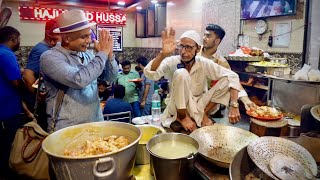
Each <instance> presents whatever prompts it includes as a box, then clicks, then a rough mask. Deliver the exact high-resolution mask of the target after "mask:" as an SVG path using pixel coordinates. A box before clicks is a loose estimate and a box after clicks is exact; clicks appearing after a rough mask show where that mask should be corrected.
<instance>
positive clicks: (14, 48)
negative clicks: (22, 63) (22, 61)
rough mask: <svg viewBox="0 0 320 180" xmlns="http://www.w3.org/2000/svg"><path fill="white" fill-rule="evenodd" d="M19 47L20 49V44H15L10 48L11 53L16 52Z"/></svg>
mask: <svg viewBox="0 0 320 180" xmlns="http://www.w3.org/2000/svg"><path fill="white" fill-rule="evenodd" d="M19 47H20V43H17V44H16V45H15V46H13V47H12V51H13V52H15V51H18V50H19Z"/></svg>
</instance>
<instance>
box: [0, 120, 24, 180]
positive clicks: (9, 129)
mask: <svg viewBox="0 0 320 180" xmlns="http://www.w3.org/2000/svg"><path fill="white" fill-rule="evenodd" d="M20 127H21V116H20V115H17V116H15V117H12V118H10V119H6V120H0V142H1V145H0V179H10V178H9V175H10V174H9V172H10V170H9V156H10V150H11V144H12V142H13V140H14V137H15V134H16V132H17V130H18V129H19V128H20Z"/></svg>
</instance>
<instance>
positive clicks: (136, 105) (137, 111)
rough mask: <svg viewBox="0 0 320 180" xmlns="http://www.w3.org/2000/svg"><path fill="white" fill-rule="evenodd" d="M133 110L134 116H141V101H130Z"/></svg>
mask: <svg viewBox="0 0 320 180" xmlns="http://www.w3.org/2000/svg"><path fill="white" fill-rule="evenodd" d="M130 105H131V108H132V111H133V117H140V116H141V112H140V103H139V101H135V102H132V103H130Z"/></svg>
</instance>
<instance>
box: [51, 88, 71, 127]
mask: <svg viewBox="0 0 320 180" xmlns="http://www.w3.org/2000/svg"><path fill="white" fill-rule="evenodd" d="M67 89H68V88H65V89H59V91H58V93H57V101H56V107H55V110H54V114H53V119H52V120H53V123H52V124H51V131H52V132H53V131H55V126H56V120H57V117H58V114H59V112H60V110H61V105H62V102H63V97H64V94H65V93H66V91H67Z"/></svg>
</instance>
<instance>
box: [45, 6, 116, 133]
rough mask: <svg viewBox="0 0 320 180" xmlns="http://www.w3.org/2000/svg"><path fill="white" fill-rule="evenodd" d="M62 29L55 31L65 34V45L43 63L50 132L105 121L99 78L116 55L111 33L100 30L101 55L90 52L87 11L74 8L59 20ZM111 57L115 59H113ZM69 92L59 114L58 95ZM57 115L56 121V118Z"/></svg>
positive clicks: (50, 52) (52, 51)
mask: <svg viewBox="0 0 320 180" xmlns="http://www.w3.org/2000/svg"><path fill="white" fill-rule="evenodd" d="M57 22H58V25H59V28H57V29H55V30H54V31H53V32H54V33H58V34H60V35H61V38H62V42H61V46H55V47H53V48H52V49H51V50H48V51H46V52H44V53H43V54H42V56H41V60H40V71H41V72H43V74H44V83H45V86H46V87H47V90H48V94H47V97H46V105H47V108H46V112H47V116H48V121H47V122H48V131H49V132H51V131H54V130H59V129H62V128H65V127H68V126H72V125H76V124H81V123H88V122H95V121H103V116H102V111H101V109H100V101H99V96H98V86H97V78H98V77H99V76H100V74H101V73H102V71H103V69H104V68H105V65H106V64H112V63H106V62H107V61H110V62H113V61H115V60H114V58H113V56H112V46H113V39H112V36H111V35H110V33H109V32H108V31H106V30H105V29H102V30H101V31H99V33H100V36H99V37H100V39H99V41H95V42H94V47H95V49H96V51H97V54H96V55H95V56H93V54H92V53H90V52H89V51H88V46H89V44H90V43H91V42H92V40H91V37H90V36H91V29H90V27H92V26H94V25H95V24H96V23H89V21H88V19H87V17H86V15H85V13H84V11H82V10H78V9H72V10H69V11H65V12H63V13H62V14H60V15H59V16H58V17H57ZM110 55H111V57H110ZM61 90H64V91H65V94H64V96H63V101H62V103H61V107H60V109H58V110H57V111H58V112H57V114H55V110H56V104H57V100H58V96H57V94H58V92H61ZM55 115H56V116H57V118H56V119H54V116H55Z"/></svg>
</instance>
